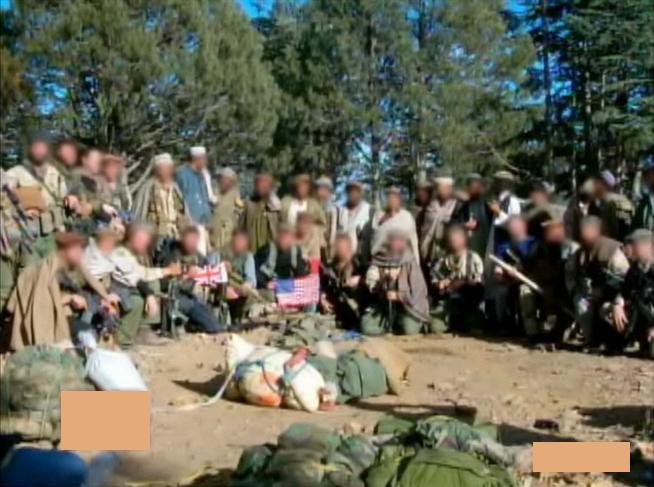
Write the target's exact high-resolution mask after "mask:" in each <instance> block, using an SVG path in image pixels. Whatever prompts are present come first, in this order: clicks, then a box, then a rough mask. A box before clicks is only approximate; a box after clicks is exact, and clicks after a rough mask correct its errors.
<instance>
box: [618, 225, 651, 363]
mask: <svg viewBox="0 0 654 487" xmlns="http://www.w3.org/2000/svg"><path fill="white" fill-rule="evenodd" d="M653 238H654V237H653V236H652V232H650V231H649V230H644V229H641V230H636V231H635V232H633V233H632V234H631V235H630V236H629V237H628V240H629V241H630V242H631V244H632V248H633V257H634V262H633V263H632V264H631V266H630V267H629V270H628V271H627V275H626V276H625V278H624V281H623V282H622V285H621V286H620V290H619V293H618V295H617V297H616V298H615V299H614V301H613V304H612V306H611V308H610V314H609V318H610V323H611V325H612V330H613V332H614V333H613V340H612V342H611V343H610V345H611V346H612V348H613V349H614V350H616V351H618V350H621V349H622V348H624V346H625V345H629V342H631V341H635V342H638V344H639V351H640V353H641V355H642V356H643V357H648V358H654V244H653V242H652V239H653Z"/></svg>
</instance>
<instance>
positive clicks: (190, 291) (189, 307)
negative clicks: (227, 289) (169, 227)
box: [161, 225, 224, 333]
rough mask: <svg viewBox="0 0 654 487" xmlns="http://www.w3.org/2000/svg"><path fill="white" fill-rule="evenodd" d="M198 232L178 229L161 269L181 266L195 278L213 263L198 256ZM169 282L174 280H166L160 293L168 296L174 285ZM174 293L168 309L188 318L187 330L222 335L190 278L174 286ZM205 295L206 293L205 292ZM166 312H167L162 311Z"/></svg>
mask: <svg viewBox="0 0 654 487" xmlns="http://www.w3.org/2000/svg"><path fill="white" fill-rule="evenodd" d="M200 237H201V236H200V229H199V228H198V227H196V226H195V225H189V226H187V227H185V228H183V229H182V231H181V233H180V239H179V241H178V242H175V243H174V244H173V245H172V247H171V248H170V249H169V250H168V252H167V253H166V254H165V255H164V257H163V264H164V265H169V266H171V265H175V263H181V265H182V268H183V269H184V271H185V272H186V273H187V274H195V273H197V272H198V271H199V270H200V268H202V267H205V266H208V265H211V264H212V262H211V260H213V261H214V262H213V264H215V263H217V262H216V261H217V259H215V258H213V259H212V257H215V256H207V257H205V256H203V255H202V254H201V253H200V250H199V248H200ZM173 279H176V277H170V278H166V279H164V280H163V282H162V286H161V287H162V291H163V292H168V291H169V290H170V286H171V285H173V284H174V282H173ZM175 284H178V288H177V289H178V291H176V292H173V294H174V296H173V298H174V303H169V305H171V304H172V305H174V306H177V310H178V311H179V312H180V313H182V314H183V315H184V316H186V317H187V318H188V325H189V328H190V329H191V330H197V331H202V332H205V333H218V332H221V331H223V329H224V326H223V324H220V323H218V320H217V319H216V317H215V316H214V314H213V313H212V312H211V308H210V307H209V306H208V304H207V302H206V299H207V297H208V296H207V293H203V292H202V291H203V290H201V289H199V288H198V286H196V283H195V281H194V280H193V279H191V278H180V279H179V280H178V281H177V283H175ZM205 291H206V289H205ZM166 311H168V312H169V311H170V310H166Z"/></svg>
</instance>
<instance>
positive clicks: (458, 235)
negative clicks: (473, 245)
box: [447, 230, 468, 252]
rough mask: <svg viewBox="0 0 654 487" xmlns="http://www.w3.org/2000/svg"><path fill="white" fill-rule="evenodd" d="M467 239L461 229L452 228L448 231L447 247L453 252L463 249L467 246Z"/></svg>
mask: <svg viewBox="0 0 654 487" xmlns="http://www.w3.org/2000/svg"><path fill="white" fill-rule="evenodd" d="M467 241H468V239H467V238H466V234H465V232H464V231H463V230H453V231H451V232H450V233H449V235H448V238H447V242H448V244H449V247H450V249H451V250H452V251H453V252H459V251H461V250H465V248H466V247H467Z"/></svg>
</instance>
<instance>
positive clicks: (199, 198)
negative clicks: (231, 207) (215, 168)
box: [175, 146, 211, 225]
mask: <svg viewBox="0 0 654 487" xmlns="http://www.w3.org/2000/svg"><path fill="white" fill-rule="evenodd" d="M190 155H191V158H190V160H189V162H188V164H185V165H184V166H182V167H180V168H179V169H178V170H177V173H176V175H175V180H176V181H177V186H179V189H180V191H181V192H182V196H183V197H184V201H185V202H186V207H187V210H188V216H189V217H190V218H191V219H192V220H193V222H194V223H196V224H198V225H207V224H208V223H209V220H210V219H211V201H209V193H208V191H207V183H206V181H205V178H204V171H205V169H206V168H207V150H206V149H205V148H204V147H202V146H196V147H191V151H190Z"/></svg>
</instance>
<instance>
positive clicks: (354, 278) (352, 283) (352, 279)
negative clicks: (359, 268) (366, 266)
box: [346, 276, 361, 287]
mask: <svg viewBox="0 0 654 487" xmlns="http://www.w3.org/2000/svg"><path fill="white" fill-rule="evenodd" d="M359 282H361V276H352V277H350V278H349V279H348V280H347V282H346V284H347V286H348V287H357V286H358V285H359Z"/></svg>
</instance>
